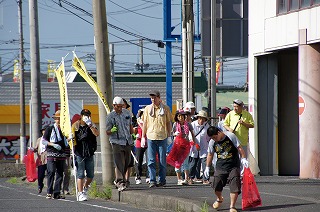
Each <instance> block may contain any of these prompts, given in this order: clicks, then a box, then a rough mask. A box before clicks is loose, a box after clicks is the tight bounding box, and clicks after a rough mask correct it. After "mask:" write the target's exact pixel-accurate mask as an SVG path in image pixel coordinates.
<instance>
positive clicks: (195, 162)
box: [189, 157, 209, 180]
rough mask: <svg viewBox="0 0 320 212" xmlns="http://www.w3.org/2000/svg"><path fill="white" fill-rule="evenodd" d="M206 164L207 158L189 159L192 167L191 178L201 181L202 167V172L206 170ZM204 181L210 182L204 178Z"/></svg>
mask: <svg viewBox="0 0 320 212" xmlns="http://www.w3.org/2000/svg"><path fill="white" fill-rule="evenodd" d="M206 163H207V158H206V157H205V158H193V157H189V166H190V178H191V179H194V178H197V179H200V178H201V177H200V171H201V167H202V170H205V168H206ZM203 180H209V178H208V179H205V178H204V177H203Z"/></svg>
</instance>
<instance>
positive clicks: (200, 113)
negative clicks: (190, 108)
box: [196, 110, 208, 119]
mask: <svg viewBox="0 0 320 212" xmlns="http://www.w3.org/2000/svg"><path fill="white" fill-rule="evenodd" d="M196 117H197V118H198V117H203V118H206V119H208V114H207V112H206V111H204V110H200V111H199V113H198V114H197V115H196Z"/></svg>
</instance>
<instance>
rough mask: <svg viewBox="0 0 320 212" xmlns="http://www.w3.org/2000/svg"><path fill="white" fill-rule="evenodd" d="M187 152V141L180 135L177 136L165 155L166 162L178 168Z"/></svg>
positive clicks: (188, 146) (188, 149)
mask: <svg viewBox="0 0 320 212" xmlns="http://www.w3.org/2000/svg"><path fill="white" fill-rule="evenodd" d="M189 153H190V145H189V141H188V140H186V139H185V138H182V137H181V136H177V137H176V138H175V140H174V142H173V147H172V148H171V151H170V153H169V154H168V156H167V164H169V165H171V166H173V167H175V168H177V169H179V168H180V167H181V165H182V163H183V162H184V160H185V159H186V158H187V157H188V155H189Z"/></svg>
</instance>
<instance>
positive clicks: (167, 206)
mask: <svg viewBox="0 0 320 212" xmlns="http://www.w3.org/2000/svg"><path fill="white" fill-rule="evenodd" d="M111 200H112V201H114V202H124V203H128V204H131V205H134V206H136V207H138V208H146V209H160V210H167V211H185V212H200V211H202V210H201V203H199V202H195V201H191V200H186V199H181V198H176V197H172V196H171V197H170V196H162V195H154V194H149V193H142V192H137V191H123V192H120V191H118V190H117V189H112V197H111Z"/></svg>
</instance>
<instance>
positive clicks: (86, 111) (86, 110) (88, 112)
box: [80, 109, 91, 116]
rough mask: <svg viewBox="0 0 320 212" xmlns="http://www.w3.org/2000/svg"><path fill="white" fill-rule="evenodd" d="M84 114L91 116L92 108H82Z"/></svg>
mask: <svg viewBox="0 0 320 212" xmlns="http://www.w3.org/2000/svg"><path fill="white" fill-rule="evenodd" d="M80 114H81V115H82V116H83V115H86V116H91V112H90V110H88V109H83V110H81V113H80Z"/></svg>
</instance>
